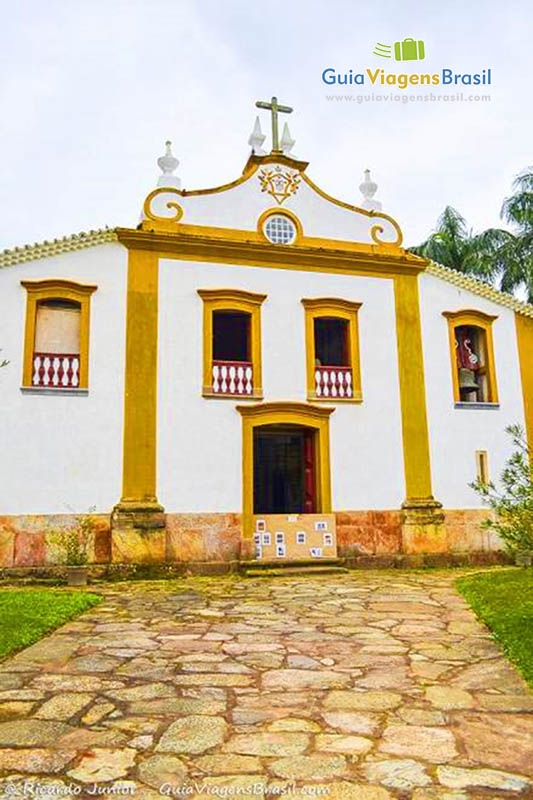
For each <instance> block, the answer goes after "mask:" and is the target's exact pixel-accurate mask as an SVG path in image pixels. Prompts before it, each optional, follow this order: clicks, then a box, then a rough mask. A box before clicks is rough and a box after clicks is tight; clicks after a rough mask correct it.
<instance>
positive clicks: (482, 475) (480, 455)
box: [476, 450, 490, 483]
mask: <svg viewBox="0 0 533 800" xmlns="http://www.w3.org/2000/svg"><path fill="white" fill-rule="evenodd" d="M476 478H477V480H479V481H481V483H488V482H489V480H490V477H489V456H488V453H487V451H486V450H476Z"/></svg>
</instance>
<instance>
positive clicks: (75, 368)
mask: <svg viewBox="0 0 533 800" xmlns="http://www.w3.org/2000/svg"><path fill="white" fill-rule="evenodd" d="M79 373H80V356H79V353H34V354H33V377H32V385H33V386H44V387H46V388H48V389H77V388H78V386H79V383H80V377H79Z"/></svg>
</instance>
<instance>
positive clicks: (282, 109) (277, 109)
mask: <svg viewBox="0 0 533 800" xmlns="http://www.w3.org/2000/svg"><path fill="white" fill-rule="evenodd" d="M256 106H257V108H266V109H268V110H269V111H270V112H271V114H272V152H273V153H281V150H280V146H279V130H278V114H280V113H283V114H291V113H292V108H291V107H290V106H280V105H279V104H278V98H277V97H273V98H272V99H271V101H270V103H266V102H265V101H263V100H258V101H257V102H256Z"/></svg>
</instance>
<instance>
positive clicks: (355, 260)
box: [117, 223, 428, 278]
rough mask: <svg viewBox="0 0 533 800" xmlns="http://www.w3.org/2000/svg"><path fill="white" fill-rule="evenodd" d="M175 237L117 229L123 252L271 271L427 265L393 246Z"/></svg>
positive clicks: (236, 235)
mask: <svg viewBox="0 0 533 800" xmlns="http://www.w3.org/2000/svg"><path fill="white" fill-rule="evenodd" d="M175 230H176V233H168V232H165V231H148V230H136V229H135V230H134V229H128V228H118V229H117V236H118V238H119V241H120V242H122V243H123V244H124V245H125V246H126V247H129V248H136V249H143V250H150V251H156V252H158V253H159V255H160V257H161V258H176V259H180V260H184V261H207V262H219V263H226V264H240V265H244V266H252V267H272V268H275V269H290V270H297V271H304V272H325V273H335V274H344V275H365V276H368V277H376V278H391V277H393V276H395V275H405V274H406V273H411V274H418V273H419V272H422V271H424V270H425V268H426V266H427V263H428V262H427V261H426V260H425V259H422V258H419V257H418V256H413V255H411V254H410V253H407V252H406V251H404V250H402V249H401V248H399V247H397V246H396V245H390V244H380V245H372V244H361V243H357V242H344V241H338V240H329V239H317V238H313V237H307V236H302V237H301V240H299V241H298V242H297V243H296V244H294V245H291V246H290V247H291V255H290V259H287V250H286V248H285V247H281V246H280V245H275V244H272V243H270V242H267V241H265V239H264V237H263V236H262V235H261V234H259V233H258V232H257V231H235V230H231V229H223V228H203V227H200V226H194V225H183V224H181V223H176V224H175Z"/></svg>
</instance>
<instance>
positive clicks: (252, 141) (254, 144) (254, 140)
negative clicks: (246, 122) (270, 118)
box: [248, 117, 266, 156]
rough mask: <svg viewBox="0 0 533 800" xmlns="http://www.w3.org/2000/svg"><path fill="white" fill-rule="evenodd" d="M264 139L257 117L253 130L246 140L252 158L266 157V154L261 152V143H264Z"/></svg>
mask: <svg viewBox="0 0 533 800" xmlns="http://www.w3.org/2000/svg"><path fill="white" fill-rule="evenodd" d="M265 139H266V136H265V135H264V133H263V131H262V130H261V122H260V120H259V117H256V118H255V123H254V129H253V131H252V133H251V134H250V138H249V139H248V144H249V145H250V147H251V148H252V155H254V156H264V155H266V152H265V151H264V150H263V142H264V141H265Z"/></svg>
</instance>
